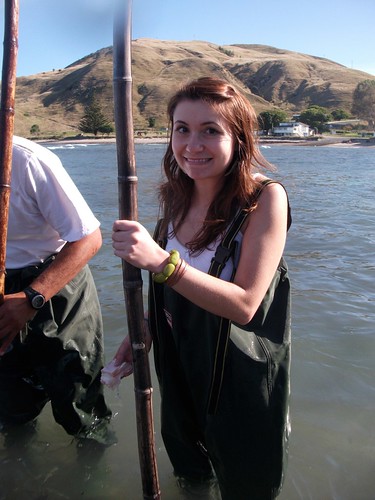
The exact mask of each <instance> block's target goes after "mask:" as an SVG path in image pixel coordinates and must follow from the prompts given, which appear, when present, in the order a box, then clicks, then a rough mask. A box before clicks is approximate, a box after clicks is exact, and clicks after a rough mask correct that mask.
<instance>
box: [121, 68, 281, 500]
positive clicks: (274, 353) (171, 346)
mask: <svg viewBox="0 0 375 500" xmlns="http://www.w3.org/2000/svg"><path fill="white" fill-rule="evenodd" d="M168 113H169V118H170V121H171V130H172V133H171V138H170V143H169V146H168V149H167V152H166V154H165V157H164V161H163V165H164V171H165V175H166V181H165V183H164V184H162V185H161V187H160V201H161V210H162V214H163V218H162V219H161V220H160V221H159V223H158V226H157V229H156V231H155V235H154V238H152V237H151V236H150V235H149V233H148V232H147V230H146V229H145V228H144V227H143V226H141V225H140V224H139V223H138V222H134V221H126V220H118V221H116V222H115V223H114V226H113V248H114V253H115V255H117V256H118V257H121V258H122V259H124V260H126V261H127V262H129V263H130V264H132V265H134V266H137V267H139V268H142V269H146V270H148V271H150V273H151V274H150V277H151V279H150V293H149V325H150V332H151V337H152V340H153V342H154V354H155V365H156V370H157V374H158V379H159V383H160V388H161V397H162V400H161V417H162V436H163V440H164V443H165V446H166V450H167V452H168V455H169V457H170V460H171V462H172V465H173V468H174V473H175V475H176V476H177V477H178V478H179V479H180V484H182V485H186V484H190V485H191V484H194V483H200V482H203V483H210V481H212V478H216V479H215V480H217V481H218V484H219V488H220V492H221V496H222V498H223V499H225V500H228V499H230V500H245V499H246V500H248V499H250V498H251V499H271V498H275V497H276V496H277V495H278V493H279V492H280V489H281V484H282V479H283V475H284V469H285V454H286V448H287V441H288V436H289V423H288V422H289V420H288V396H289V362H290V287H289V279H288V275H287V268H286V265H285V262H284V260H283V258H282V254H283V250H284V246H285V240H286V234H287V230H288V227H289V225H290V215H289V206H288V199H287V195H286V192H285V190H284V188H283V187H282V186H281V185H280V184H279V183H276V182H273V181H271V180H270V179H267V178H266V177H265V176H264V175H262V174H261V173H259V172H258V170H260V169H261V168H267V167H268V166H269V165H268V163H267V161H266V160H265V159H264V158H263V157H262V155H261V154H260V152H259V150H258V148H257V145H256V128H257V120H256V115H255V113H254V110H253V109H252V107H251V105H250V104H249V102H248V101H247V100H246V99H245V98H244V97H243V96H242V95H241V94H239V93H238V92H237V90H236V89H235V88H234V87H233V86H232V85H230V84H228V83H227V82H225V81H221V80H217V79H213V78H201V79H198V80H195V81H192V82H190V83H188V84H186V85H184V86H183V87H181V88H180V89H179V90H178V92H177V93H176V94H175V95H174V96H173V97H172V99H171V100H170V103H169V106H168ZM124 361H127V362H131V352H130V348H129V341H128V339H125V340H124V342H123V343H122V345H121V346H120V348H119V350H118V352H117V354H116V356H115V364H116V365H120V364H121V363H123V362H124Z"/></svg>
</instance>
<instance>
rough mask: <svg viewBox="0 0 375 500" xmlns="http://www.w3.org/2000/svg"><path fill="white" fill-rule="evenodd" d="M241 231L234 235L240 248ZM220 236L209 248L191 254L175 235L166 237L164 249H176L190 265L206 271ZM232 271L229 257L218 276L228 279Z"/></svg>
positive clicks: (169, 231) (169, 230) (169, 228)
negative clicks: (169, 237)
mask: <svg viewBox="0 0 375 500" xmlns="http://www.w3.org/2000/svg"><path fill="white" fill-rule="evenodd" d="M168 233H169V234H170V233H171V227H168ZM242 236H243V235H242V233H241V231H239V232H238V234H237V236H236V237H235V241H237V242H238V247H239V248H241V243H242ZM220 241H221V238H219V239H218V240H217V241H216V242H214V243H212V244H211V245H210V248H206V249H205V250H204V251H203V252H202V253H200V254H199V255H198V254H191V253H190V250H189V249H188V248H186V247H185V246H184V245H183V244H182V243H181V242H180V241H179V240H178V239H177V237H176V236H173V237H172V238H171V239H168V241H167V246H166V250H167V251H168V252H170V251H171V250H178V251H179V253H180V257H181V259H184V260H185V261H186V262H187V263H188V264H189V265H190V266H192V267H195V268H196V269H199V271H203V272H204V273H208V270H209V268H210V265H211V260H212V259H213V257H214V255H215V252H216V249H217V247H218V246H219V243H220ZM232 271H233V262H232V261H231V260H230V259H229V261H228V262H227V264H226V266H225V267H224V269H223V271H222V272H221V275H220V278H221V279H223V280H225V281H229V280H230V278H231V275H232Z"/></svg>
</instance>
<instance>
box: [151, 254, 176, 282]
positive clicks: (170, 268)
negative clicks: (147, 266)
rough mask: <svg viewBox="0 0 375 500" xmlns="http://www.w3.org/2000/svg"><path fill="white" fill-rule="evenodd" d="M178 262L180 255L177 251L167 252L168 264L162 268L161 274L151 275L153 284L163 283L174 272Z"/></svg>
mask: <svg viewBox="0 0 375 500" xmlns="http://www.w3.org/2000/svg"><path fill="white" fill-rule="evenodd" d="M179 260H180V253H179V252H178V250H171V251H170V252H169V258H168V264H167V265H166V266H165V267H164V269H163V271H162V272H161V273H152V279H153V280H154V281H155V283H165V282H166V281H167V279H168V278H170V277H171V276H172V274H173V273H174V272H175V270H176V266H177V264H178V263H179Z"/></svg>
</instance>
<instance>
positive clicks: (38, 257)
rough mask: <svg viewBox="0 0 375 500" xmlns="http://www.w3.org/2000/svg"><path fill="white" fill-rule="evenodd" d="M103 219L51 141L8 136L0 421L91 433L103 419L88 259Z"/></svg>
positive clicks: (99, 335) (99, 336) (98, 323)
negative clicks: (37, 422) (50, 419)
mask: <svg viewBox="0 0 375 500" xmlns="http://www.w3.org/2000/svg"><path fill="white" fill-rule="evenodd" d="M99 226H100V223H99V221H98V220H97V219H96V217H95V216H94V214H93V213H92V211H91V210H90V208H89V207H88V205H87V203H86V201H85V200H84V198H83V197H82V195H81V194H80V192H79V191H78V189H77V187H76V186H75V184H74V183H73V181H72V179H71V178H70V177H69V175H68V174H67V172H66V171H65V169H64V168H63V166H62V164H61V162H60V160H59V158H58V157H57V156H56V155H55V154H54V153H52V152H51V151H50V150H48V149H47V148H44V147H42V146H40V145H38V144H35V143H33V142H31V141H28V140H26V139H22V138H19V137H14V140H13V157H12V180H11V195H10V205H9V222H8V235H7V249H6V278H5V297H4V303H3V304H2V305H1V306H0V356H1V357H0V429H1V427H3V428H4V427H6V426H9V425H17V424H24V423H26V422H28V421H31V420H34V419H35V418H36V417H37V416H38V415H39V413H40V412H41V411H42V409H43V407H44V405H45V404H46V403H47V402H48V401H50V402H51V405H52V411H53V415H54V418H55V420H56V422H58V423H59V424H61V425H62V426H63V427H64V429H65V430H66V432H68V433H69V434H72V435H75V436H83V437H85V436H87V435H90V437H92V436H93V427H95V426H98V424H99V425H101V424H104V425H106V423H107V422H108V420H109V419H110V416H111V412H110V410H109V408H108V407H107V405H106V403H105V401H104V397H103V392H102V386H101V384H100V370H101V368H102V366H103V326H102V317H101V311H100V305H99V301H98V296H97V291H96V287H95V284H94V281H93V278H92V275H91V272H90V270H89V267H88V265H87V263H88V262H89V260H90V259H91V258H92V257H93V256H94V255H95V254H96V253H97V252H98V250H99V249H100V247H101V244H102V237H101V232H100V228H99Z"/></svg>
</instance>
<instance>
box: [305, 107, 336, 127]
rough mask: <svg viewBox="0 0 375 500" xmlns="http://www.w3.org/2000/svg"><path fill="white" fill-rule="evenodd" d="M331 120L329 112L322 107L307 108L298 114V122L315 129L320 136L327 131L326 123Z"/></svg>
mask: <svg viewBox="0 0 375 500" xmlns="http://www.w3.org/2000/svg"><path fill="white" fill-rule="evenodd" d="M331 119H332V115H331V114H330V112H329V111H328V110H327V109H326V108H323V107H322V106H316V105H313V106H309V107H308V108H307V109H306V110H305V111H303V112H302V113H301V114H300V121H301V122H302V123H306V125H309V127H311V128H313V129H316V130H317V131H318V132H319V133H320V134H321V133H322V132H325V131H326V130H327V126H326V123H327V122H329V121H330V120H331Z"/></svg>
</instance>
